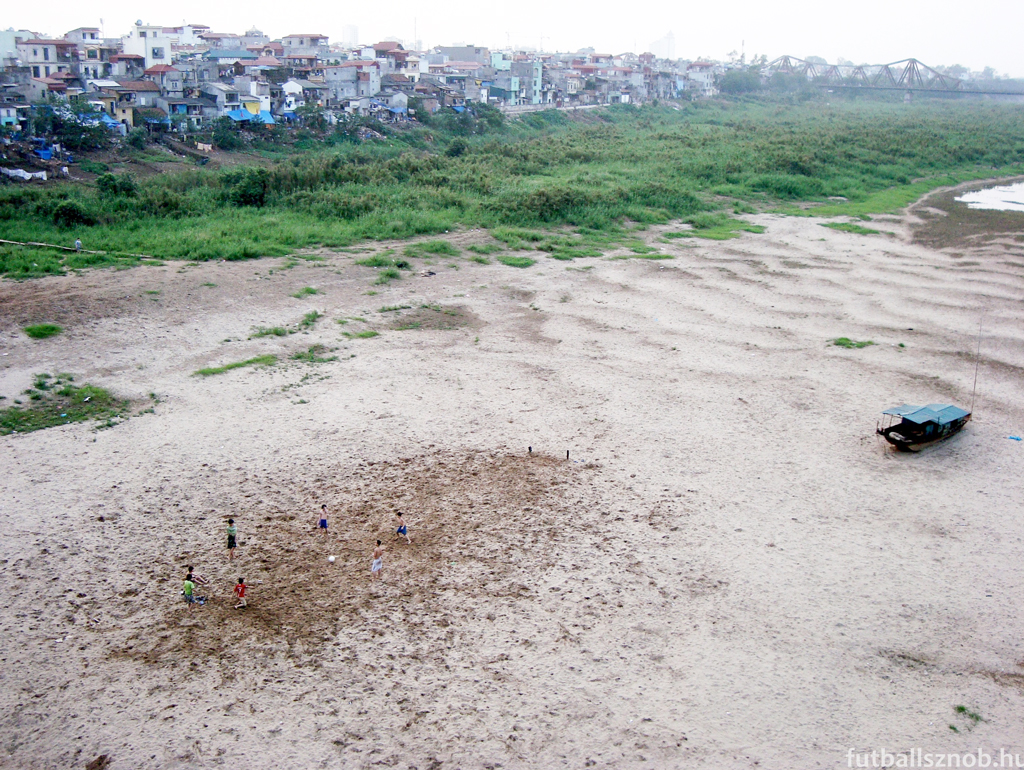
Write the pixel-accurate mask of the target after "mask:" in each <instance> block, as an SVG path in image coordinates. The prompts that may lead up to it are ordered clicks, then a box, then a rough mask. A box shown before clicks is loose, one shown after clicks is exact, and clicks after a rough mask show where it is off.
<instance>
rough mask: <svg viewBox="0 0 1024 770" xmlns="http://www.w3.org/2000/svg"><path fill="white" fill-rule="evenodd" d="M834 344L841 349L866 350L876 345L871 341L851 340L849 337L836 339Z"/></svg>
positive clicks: (833, 341)
mask: <svg viewBox="0 0 1024 770" xmlns="http://www.w3.org/2000/svg"><path fill="white" fill-rule="evenodd" d="M832 344H833V345H836V346H837V347H840V348H866V347H869V346H871V345H874V344H875V343H874V342H872V341H871V340H861V341H859V342H858V341H857V340H851V339H850V338H849V337H836V338H835V339H834V340H832Z"/></svg>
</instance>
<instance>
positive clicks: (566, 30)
mask: <svg viewBox="0 0 1024 770" xmlns="http://www.w3.org/2000/svg"><path fill="white" fill-rule="evenodd" d="M500 5H501V7H497V6H498V4H496V3H493V2H490V1H489V0H476V1H474V2H470V0H447V2H444V3H437V4H424V3H421V2H413V0H391V2H374V3H362V4H358V3H354V2H350V3H344V4H341V3H328V2H323V0H309V1H308V2H304V3H299V4H296V3H294V2H280V1H277V2H275V1H272V0H252V1H251V2H245V3H240V2H230V1H229V2H220V3H210V2H198V1H197V0H178V2H176V3H157V4H153V5H150V4H149V3H140V2H128V0H106V1H104V0H98V1H97V2H91V3H83V2H81V0H75V2H71V0H50V2H47V3H18V4H16V5H15V4H13V3H12V4H10V5H9V6H8V9H7V10H6V11H5V12H4V13H3V14H2V16H0V26H2V27H3V28H5V29H6V28H7V27H11V26H13V27H15V28H18V29H20V28H27V29H31V30H34V31H37V32H45V33H50V34H54V35H60V34H63V33H64V32H66V31H68V30H70V29H74V28H75V27H80V26H97V27H98V26H100V18H102V19H103V25H102V27H103V29H104V32H105V34H106V35H107V36H108V37H115V36H118V35H121V34H123V33H125V32H127V31H128V28H129V26H130V25H131V24H132V22H134V21H135V20H136V19H138V18H140V17H141V19H142V21H144V22H145V23H147V24H163V25H165V26H171V25H175V24H181V23H183V22H189V23H196V24H206V25H208V26H210V27H213V28H214V30H215V31H218V32H243V31H245V30H246V29H248V28H250V27H252V26H255V27H257V28H258V29H261V30H262V31H263V32H265V33H267V34H268V35H270V36H271V37H281V36H283V35H287V34H291V33H300V32H306V33H320V34H326V35H330V37H331V38H332V40H341V39H342V29H343V27H344V26H345V25H347V24H352V25H355V26H357V27H358V28H359V38H360V42H363V43H373V42H376V41H378V40H381V39H388V38H390V37H393V36H394V37H399V38H402V39H404V40H406V41H408V42H409V43H411V42H412V41H413V40H414V35H415V36H416V37H418V38H419V39H420V40H422V41H423V43H424V45H427V46H432V45H446V44H452V43H457V42H465V43H475V44H477V45H484V46H489V47H502V46H505V45H506V44H507V43H510V44H512V45H516V46H533V47H543V49H544V50H562V51H569V50H572V51H575V50H577V49H579V48H582V47H584V46H594V47H595V48H597V49H598V50H599V51H602V52H609V53H621V52H623V51H636V52H638V53H639V52H642V51H645V50H647V49H648V48H650V46H651V43H652V42H653V41H655V40H657V39H659V38H662V37H663V36H664V35H665V33H666V32H672V34H673V35H674V37H675V55H676V57H679V58H696V57H698V56H708V57H713V58H725V56H726V55H727V54H728V53H729V52H730V51H733V50H736V51H738V50H740V47H741V46H743V48H744V50H745V51H746V53H747V55H748V56H750V55H752V54H761V53H764V54H767V55H768V57H769V58H775V57H776V56H780V55H782V54H790V55H793V56H799V57H805V56H809V55H816V56H822V57H824V58H825V59H827V60H828V61H830V62H834V61H835V60H836V58H838V57H844V58H846V59H850V60H852V61H854V62H856V63H858V64H859V63H869V64H883V63H888V62H892V61H897V60H899V59H905V58H908V57H914V58H917V59H920V60H921V61H923V62H925V63H926V64H933V65H934V64H963V65H965V66H967V67H969V68H971V69H973V70H980V69H982V68H983V67H986V66H991V67H994V68H995V69H996V71H997V72H998V73H1000V74H1003V73H1008V74H1010V75H1013V76H1015V77H1024V55H1022V53H1021V51H1022V50H1024V47H1022V46H1021V43H1020V35H1021V31H1022V30H1024V0H974V2H969V3H968V2H962V1H960V2H953V1H952V0H930V1H929V2H924V1H923V0H902V2H899V1H898V0H846V1H845V2H844V0H836V1H835V2H827V1H826V0H788V1H786V2H782V3H770V2H766V1H765V0H732V2H729V3H716V2H692V3H684V2H671V3H670V2H657V3H641V4H639V5H635V6H634V5H632V4H631V3H621V2H611V0H592V1H589V0H588V2H568V3H567V2H551V1H550V0H544V1H542V0H516V2H510V3H501V4H500ZM100 9H102V10H100ZM431 10H432V11H433V13H431V12H430V11H431ZM542 35H543V38H542Z"/></svg>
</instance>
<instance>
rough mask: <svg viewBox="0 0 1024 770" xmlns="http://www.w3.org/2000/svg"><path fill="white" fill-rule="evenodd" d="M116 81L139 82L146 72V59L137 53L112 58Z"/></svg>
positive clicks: (111, 62)
mask: <svg viewBox="0 0 1024 770" xmlns="http://www.w3.org/2000/svg"><path fill="white" fill-rule="evenodd" d="M110 64H111V67H112V69H111V72H110V75H109V77H112V78H113V79H114V80H139V79H140V78H141V77H142V73H143V72H144V71H145V70H146V57H145V56H140V55H139V54H135V53H117V54H114V55H113V56H111V57H110Z"/></svg>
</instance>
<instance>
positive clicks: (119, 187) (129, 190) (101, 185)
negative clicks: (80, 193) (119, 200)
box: [96, 174, 139, 198]
mask: <svg viewBox="0 0 1024 770" xmlns="http://www.w3.org/2000/svg"><path fill="white" fill-rule="evenodd" d="M96 188H97V189H98V190H99V191H100V195H102V196H103V197H105V198H116V197H117V196H119V195H123V196H125V197H126V198H131V197H133V196H134V195H135V194H136V193H137V192H138V190H139V188H138V186H137V185H136V184H135V180H134V179H132V177H131V176H130V175H129V174H120V175H117V174H102V175H101V176H99V177H97V179H96Z"/></svg>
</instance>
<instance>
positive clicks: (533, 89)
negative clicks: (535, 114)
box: [509, 59, 544, 104]
mask: <svg viewBox="0 0 1024 770" xmlns="http://www.w3.org/2000/svg"><path fill="white" fill-rule="evenodd" d="M509 71H510V73H511V74H512V75H515V76H516V77H517V78H519V88H520V95H519V103H520V104H541V102H542V101H543V94H544V65H543V64H542V63H541V62H539V61H535V60H532V59H524V60H517V61H514V62H512V64H511V67H510V68H509Z"/></svg>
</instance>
